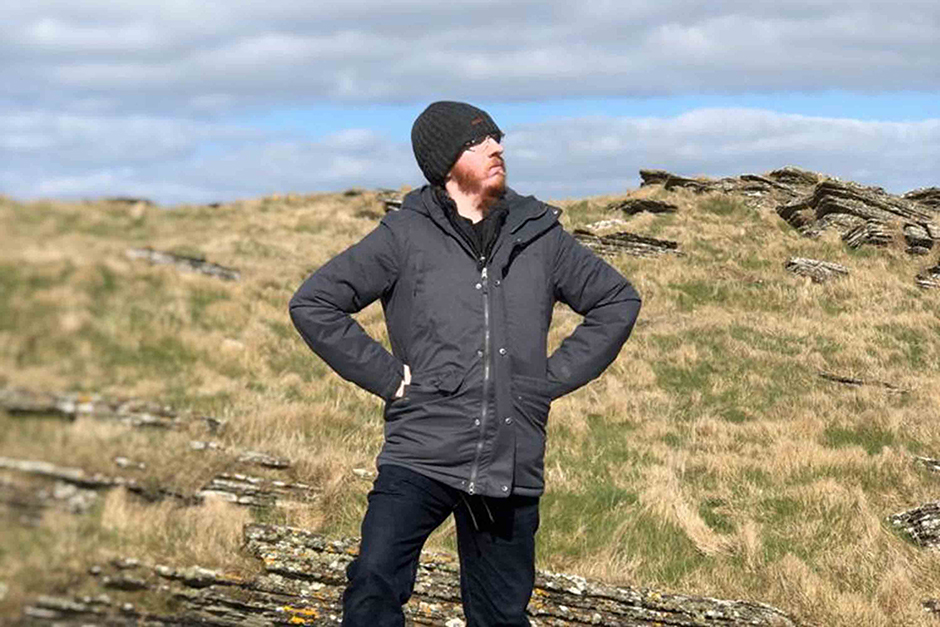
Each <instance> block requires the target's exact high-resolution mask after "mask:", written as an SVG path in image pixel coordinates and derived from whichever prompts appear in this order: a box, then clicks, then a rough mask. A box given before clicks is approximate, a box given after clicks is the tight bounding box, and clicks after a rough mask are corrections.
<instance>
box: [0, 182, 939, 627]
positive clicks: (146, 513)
mask: <svg viewBox="0 0 940 627" xmlns="http://www.w3.org/2000/svg"><path fill="white" fill-rule="evenodd" d="M633 195H634V196H641V197H656V198H660V199H663V200H668V201H670V202H673V203H676V204H678V205H679V207H680V210H679V212H678V213H676V214H669V215H652V214H639V215H636V216H633V217H629V218H625V219H627V220H628V225H627V226H626V227H625V228H626V229H628V230H630V231H632V232H635V233H639V234H643V235H650V236H654V237H658V238H664V239H671V240H675V241H678V242H679V246H680V249H681V250H682V251H683V252H685V253H686V255H685V256H684V257H673V256H664V257H661V258H657V259H637V258H631V257H620V258H617V259H615V260H613V263H614V265H615V266H616V267H617V268H618V269H620V270H621V271H622V272H623V273H624V274H625V275H626V276H627V277H629V278H630V279H631V281H632V282H633V283H634V285H635V286H636V287H637V289H638V290H639V292H640V293H641V294H642V296H643V298H644V307H643V311H642V313H641V319H640V323H639V324H638V326H637V329H636V331H635V333H634V337H633V338H631V340H630V341H629V342H628V343H627V344H626V346H625V347H624V349H623V351H622V353H621V355H620V358H619V359H618V360H617V361H616V362H615V363H614V365H613V366H612V367H611V368H610V369H608V371H607V372H605V373H604V375H602V376H601V377H600V379H598V380H597V381H595V382H592V383H591V384H589V385H588V386H586V387H585V388H584V389H582V390H580V391H578V392H577V393H575V394H572V395H570V396H568V397H565V398H563V399H560V400H559V401H557V402H556V403H555V404H554V405H553V410H552V415H551V419H550V422H549V426H548V434H549V443H548V454H547V458H546V475H547V479H548V492H547V493H546V495H545V497H544V499H543V502H542V525H541V529H540V532H539V549H538V551H539V563H540V566H542V567H546V568H550V569H553V570H566V571H573V572H576V573H580V574H584V575H589V576H592V577H599V578H602V579H606V580H608V581H611V582H614V583H618V582H620V583H628V584H633V585H644V586H659V587H665V588H667V589H670V590H674V591H681V592H688V593H697V594H707V595H712V596H724V597H742V598H748V599H753V600H760V601H765V602H768V603H772V604H774V605H777V606H779V607H781V608H783V609H785V610H787V611H789V612H791V613H793V614H796V615H798V616H800V617H803V618H805V619H807V620H810V621H812V622H814V623H816V624H825V625H844V626H846V627H848V626H853V627H854V625H856V624H865V625H893V624H901V623H903V624H911V625H918V624H928V622H929V619H928V618H927V617H926V616H925V615H924V614H923V612H922V610H921V608H920V606H919V603H920V601H921V600H922V599H923V598H928V597H931V596H936V591H935V587H934V586H933V582H935V581H936V580H937V578H938V576H940V563H938V562H937V561H936V560H935V559H933V558H934V557H935V556H932V555H931V554H930V553H927V552H923V551H921V550H918V549H917V548H916V547H914V546H913V545H911V544H910V543H909V542H908V541H907V540H905V539H904V538H903V537H900V536H899V535H898V534H897V533H896V532H895V531H894V530H892V529H890V528H889V527H888V526H887V525H886V524H885V523H884V522H883V521H884V518H885V516H887V515H889V514H891V513H895V512H897V511H901V510H903V509H907V508H909V507H912V506H915V505H918V504H920V503H922V502H925V501H928V500H932V499H934V498H936V486H937V477H936V476H934V475H932V474H930V473H928V472H926V471H925V470H923V469H921V468H918V467H917V466H915V465H914V464H913V463H912V462H911V454H912V453H917V454H924V455H937V454H940V426H938V423H937V421H936V420H935V419H934V418H935V417H936V414H937V407H938V402H940V393H938V392H937V391H936V385H935V377H936V374H935V373H936V372H937V371H938V366H940V341H938V332H940V323H938V322H937V318H936V312H937V311H938V310H940V294H938V293H937V292H930V291H921V290H918V289H917V288H915V287H914V286H913V282H912V281H913V275H914V274H915V273H916V272H917V271H918V270H919V269H920V268H921V266H923V265H924V263H923V261H921V260H918V259H914V258H911V257H908V256H907V255H905V254H904V253H903V252H900V251H899V250H895V249H887V250H877V251H874V250H871V249H866V248H864V247H863V248H862V249H860V250H858V251H851V250H848V249H846V248H845V247H844V245H843V244H842V242H841V241H840V239H839V237H838V235H837V234H834V233H824V234H823V235H822V236H821V237H820V238H818V239H815V240H810V239H805V238H802V237H800V236H799V235H798V234H797V233H796V232H795V231H793V229H791V228H790V227H789V226H788V225H786V224H785V223H784V222H783V221H782V220H781V219H780V218H779V217H778V216H777V215H776V214H775V213H773V212H772V211H767V210H764V211H758V210H755V209H752V208H749V207H748V206H747V205H745V204H744V203H743V202H741V201H740V200H738V199H731V198H727V197H723V196H721V195H707V196H704V197H700V196H696V195H694V194H692V193H691V192H687V191H684V190H678V191H676V192H674V193H665V192H663V191H662V190H657V189H654V188H643V189H640V190H637V191H636V192H634V193H633ZM612 199H613V197H597V198H589V199H585V200H581V201H572V202H559V203H557V204H559V205H560V206H562V208H564V209H565V213H564V215H563V222H564V223H565V224H566V226H567V227H568V228H574V227H576V226H584V225H586V224H589V223H591V222H595V221H597V220H600V219H604V218H610V217H623V216H621V215H617V216H612V215H611V214H609V213H608V212H606V211H605V209H604V207H605V206H606V205H607V203H608V202H609V201H610V200H612ZM381 212H382V208H381V205H380V203H379V202H378V200H377V199H376V196H375V194H374V193H371V192H363V193H362V194H360V195H358V196H355V197H344V196H341V195H336V194H321V195H312V196H289V197H286V198H274V197H269V198H263V199H257V200H252V201H244V202H238V203H231V204H228V205H224V206H221V207H217V208H210V207H181V208H178V209H175V210H171V211H165V210H160V209H156V208H147V209H146V210H144V211H142V212H141V211H140V210H139V209H138V210H131V209H129V208H127V207H121V206H118V205H114V204H108V203H87V204H61V203H53V202H48V203H33V204H28V205H25V204H19V203H15V202H13V201H11V200H9V199H0V233H2V234H3V235H0V239H2V245H0V379H2V380H3V381H5V382H6V383H7V384H11V385H22V386H26V387H32V388H38V389H50V390H87V391H100V392H103V393H106V394H109V395H114V396H142V397H146V398H152V399H157V400H161V401H163V402H166V403H168V404H172V405H174V406H176V407H178V408H181V409H188V410H191V411H194V412H197V413H207V414H212V415H218V416H221V417H223V418H226V419H228V421H229V422H228V426H227V428H226V430H225V432H224V433H223V434H221V435H218V436H211V435H210V434H207V433H206V431H205V428H204V427H203V426H200V425H198V424H196V423H194V424H193V425H192V426H190V427H188V428H187V429H185V430H183V431H181V432H176V433H154V432H146V431H139V430H133V429H129V428H127V427H124V426H122V425H118V424H109V423H106V422H100V421H94V420H90V419H80V420H78V421H76V422H75V423H72V424H68V423H64V422H61V421H38V420H23V419H13V418H10V417H4V416H0V421H2V422H3V428H0V454H4V455H9V456H17V457H28V458H36V459H38V458H42V459H47V460H49V461H54V462H58V463H61V464H62V465H74V466H82V467H84V468H86V469H87V470H90V471H99V472H103V473H105V474H120V473H124V474H132V473H134V472H138V473H139V474H140V475H141V477H142V478H143V477H144V476H147V477H149V479H146V481H151V482H153V483H154V484H155V485H156V484H159V485H162V486H166V487H172V488H175V489H179V490H181V491H192V490H195V489H198V488H199V487H201V486H202V485H204V483H205V482H206V481H208V480H209V479H210V478H211V477H212V476H214V475H215V474H217V473H219V472H225V471H233V470H238V469H239V467H238V466H237V465H236V463H235V461H234V458H233V455H232V454H230V453H225V452H218V451H208V452H203V453H193V452H192V451H190V450H189V449H188V441H189V440H190V439H213V438H215V439H220V440H221V441H222V443H223V444H225V445H227V446H229V447H231V448H232V449H242V450H244V449H251V450H261V451H265V452H268V453H271V454H275V455H279V456H284V457H288V458H290V459H292V460H294V462H295V463H294V466H293V467H292V468H291V469H290V470H289V471H266V470H261V469H259V470H256V469H251V472H252V474H261V475H265V476H269V477H278V478H282V479H287V480H299V481H304V482H306V483H311V484H314V485H316V486H317V487H318V488H319V490H320V491H321V496H320V498H319V499H318V500H317V501H316V502H314V503H312V504H310V505H309V507H304V508H296V509H290V510H285V511H280V512H248V511H247V510H241V509H232V508H231V507H229V506H227V505H224V504H209V505H207V506H205V507H203V508H198V509H193V510H184V509H178V508H176V507H174V506H173V505H172V504H170V503H164V504H160V505H156V506H154V505H144V504H141V503H138V502H137V501H136V500H135V499H134V498H133V497H129V496H127V495H125V494H123V493H121V492H113V493H112V494H111V495H109V496H108V497H107V499H106V500H105V501H104V502H103V503H102V505H101V506H100V507H99V509H98V510H97V512H95V513H93V515H91V516H87V517H84V518H76V517H72V516H67V515H50V516H47V517H46V519H45V520H44V522H43V524H42V526H41V527H40V528H39V529H35V530H29V529H22V528H17V527H11V528H9V529H8V530H6V531H3V532H0V571H5V572H10V573H13V574H12V575H11V576H10V578H13V579H14V580H15V581H16V582H17V583H16V584H15V586H14V588H13V589H11V596H10V598H9V599H8V600H7V601H5V602H4V603H5V604H4V605H3V606H2V608H0V611H3V612H5V613H6V615H10V612H12V611H14V610H13V608H14V602H15V600H22V598H23V597H24V595H26V594H29V593H35V592H40V591H46V590H48V585H49V583H50V582H49V581H48V580H44V579H43V577H40V576H31V575H28V574H26V573H29V572H31V569H34V568H36V569H38V566H39V565H42V564H45V563H53V562H54V563H57V564H61V566H62V569H63V570H62V572H65V570H67V569H68V568H69V567H76V568H77V567H81V566H82V565H84V564H86V563H88V562H89V561H90V560H94V559H100V556H101V555H104V554H112V553H116V552H127V553H135V552H136V553H137V557H140V558H143V559H148V558H149V559H154V560H156V559H161V560H166V561H168V562H173V563H179V564H185V563H201V564H203V565H208V566H217V567H220V568H231V569H236V570H238V569H243V568H250V565H246V563H245V562H244V561H243V560H244V558H243V557H240V554H239V552H238V550H237V545H238V543H239V541H240V539H239V533H240V527H241V524H242V523H243V522H245V521H246V520H248V519H249V518H254V519H264V520H272V521H275V522H282V523H288V524H296V525H300V526H304V527H306V528H309V529H313V530H318V531H322V532H326V533H331V534H338V535H354V534H356V533H358V525H359V522H360V519H361V515H362V512H363V510H364V507H365V494H366V492H367V491H368V489H369V486H370V483H369V482H368V481H367V480H363V479H360V478H358V477H356V476H355V475H354V474H353V473H352V469H353V468H372V465H373V462H374V457H375V455H376V453H377V452H378V449H379V446H380V444H381V437H382V424H381V406H380V402H379V401H378V400H377V399H375V398H374V397H372V396H371V395H369V394H368V393H366V392H363V391H361V390H358V389H355V388H354V387H353V386H351V385H349V384H347V383H345V382H342V381H341V380H340V379H339V378H338V377H337V376H336V375H334V374H332V373H331V372H330V370H329V369H328V368H327V367H326V366H325V365H324V364H323V363H322V362H320V361H319V360H318V359H317V358H315V357H314V356H313V355H312V354H310V352H309V351H308V349H307V348H306V347H305V345H304V344H303V343H302V341H301V340H300V338H299V337H298V336H297V334H296V332H295V331H294V329H293V327H292V326H291V324H290V321H289V319H288V316H287V301H288V299H289V298H290V295H291V294H292V293H293V291H294V289H296V287H297V286H298V285H299V284H300V282H301V281H302V280H303V278H304V277H305V276H306V275H307V274H308V273H309V272H310V271H311V270H313V269H315V268H317V267H319V266H320V265H321V264H322V263H324V262H325V261H327V260H328V259H329V258H330V257H331V256H332V255H334V254H336V253H337V252H339V251H341V250H343V249H344V248H345V247H346V246H348V245H349V244H351V243H352V242H354V241H355V240H357V239H358V238H360V237H362V236H363V235H364V234H365V233H367V232H368V231H369V230H370V229H372V228H374V226H375V223H376V220H375V218H374V217H371V216H375V215H379V214H381ZM138 246H152V247H154V248H157V249H161V250H174V251H177V252H181V251H184V252H185V254H190V255H192V256H204V257H205V258H206V259H208V260H209V261H211V262H214V263H219V264H222V265H225V266H231V267H236V268H238V269H239V270H240V271H241V272H242V277H243V278H242V280H241V281H239V282H237V283H223V282H219V281H217V280H215V279H212V278H209V277H204V276H202V275H198V274H183V273H179V272H177V271H176V270H175V269H173V268H169V267H163V266H149V265H147V264H145V263H140V262H137V261H132V260H129V259H127V258H126V257H125V256H124V250H125V249H126V248H130V247H138ZM792 256H804V257H812V258H820V259H826V260H829V261H835V262H838V263H842V264H844V265H846V266H848V267H849V268H850V270H851V275H850V276H849V277H846V278H843V279H839V280H835V281H831V282H829V283H825V284H822V285H817V284H813V283H812V282H810V281H809V280H808V279H805V278H803V277H798V276H795V275H792V274H790V273H787V272H785V271H784V270H783V264H784V262H785V261H786V260H787V259H788V258H789V257H792ZM357 319H358V320H359V321H360V323H361V324H362V325H363V326H364V327H365V328H366V330H367V331H368V332H370V333H372V334H373V335H374V336H375V337H377V338H379V339H380V340H381V341H383V342H386V343H387V338H386V337H385V332H384V327H383V323H382V311H381V308H380V307H379V306H378V305H377V304H376V305H372V306H370V307H368V308H366V309H365V310H364V311H362V312H361V313H360V314H358V315H357ZM578 322H579V317H578V316H577V315H575V314H574V313H572V312H570V311H568V310H567V309H565V308H564V307H558V308H556V311H555V315H554V321H553V330H552V333H551V336H550V338H549V343H550V346H552V347H554V346H557V345H558V343H559V342H560V341H561V339H562V338H563V337H564V336H565V335H567V334H568V333H570V332H571V330H572V329H574V327H575V326H576V325H577V324H578ZM821 371H826V372H833V373H838V374H845V375H849V376H856V377H859V378H863V379H865V380H869V381H883V382H889V383H891V384H893V385H895V386H897V387H899V388H902V389H904V390H906V393H905V394H897V393H893V392H891V391H889V390H887V389H885V388H882V387H878V386H866V387H860V388H853V387H848V386H842V385H839V384H836V383H833V382H830V381H826V380H824V379H821V378H820V377H819V376H818V373H819V372H821ZM117 455H123V456H126V457H129V458H131V459H134V460H139V461H142V462H144V463H145V464H146V465H147V470H146V471H145V472H140V471H132V470H122V471H120V472H119V471H118V470H117V469H116V468H115V466H114V463H113V458H114V457H115V456H117ZM430 546H431V548H435V547H437V548H439V547H453V528H452V526H451V525H445V526H444V528H442V529H441V530H440V531H439V532H437V533H436V534H434V536H432V540H431V543H430ZM56 572H59V571H58V570H57V571H56ZM56 576H58V575H56ZM62 577H65V575H62ZM2 578H3V576H0V579H2ZM7 583H10V582H9V581H7ZM11 599H14V600H11Z"/></svg>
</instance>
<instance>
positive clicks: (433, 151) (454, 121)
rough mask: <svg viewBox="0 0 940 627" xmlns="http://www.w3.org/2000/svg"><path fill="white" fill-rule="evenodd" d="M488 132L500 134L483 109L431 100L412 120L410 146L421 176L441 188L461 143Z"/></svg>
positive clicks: (460, 103) (463, 103)
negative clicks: (413, 120) (416, 117)
mask: <svg viewBox="0 0 940 627" xmlns="http://www.w3.org/2000/svg"><path fill="white" fill-rule="evenodd" d="M492 134H499V135H502V131H500V130H499V127H498V126H496V122H494V121H493V118H491V117H490V116H489V114H488V113H487V112H486V111H484V110H482V109H477V108H476V107H474V106H473V105H469V104H467V103H465V102H451V101H446V100H445V101H440V102H433V103H431V104H430V105H428V108H427V109H425V110H424V111H423V112H422V113H421V115H419V116H418V119H417V120H415V123H414V126H412V127H411V147H412V149H414V151H415V159H417V160H418V167H419V168H421V171H422V172H424V176H425V178H427V179H428V181H429V182H431V183H433V184H434V185H440V186H442V187H443V186H444V181H445V180H446V179H447V173H448V172H450V169H451V168H452V167H453V165H454V163H456V162H457V159H459V158H460V153H461V152H463V150H464V144H466V143H467V142H468V141H472V140H474V139H477V138H480V137H483V136H485V135H492Z"/></svg>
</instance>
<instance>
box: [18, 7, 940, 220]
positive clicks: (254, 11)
mask: <svg viewBox="0 0 940 627" xmlns="http://www.w3.org/2000/svg"><path fill="white" fill-rule="evenodd" d="M938 44H940V3H938V2H937V1H936V0H892V1H890V2H876V1H865V0H854V1H852V2H845V1H842V0H828V1H826V2H821V1H802V0H781V1H777V2H754V1H753V0H748V1H743V0H742V1H725V2H722V1H712V2H686V1H682V0H657V1H639V0H638V1H629V0H621V1H618V2H611V1H608V0H588V1H586V2H571V1H570V0H542V1H539V2H530V1H511V0H502V1H499V2H497V1H494V0H451V1H450V2H441V1H440V0H360V1H357V0H346V1H344V2H339V1H335V2H334V1H325V0H323V1H317V0H313V1H311V0H306V1H299V0H265V1H263V2H261V1H258V0H239V1H233V0H149V1H144V0H29V1H28V2H27V1H22V2H20V1H15V2H12V3H6V4H5V6H4V9H3V20H2V21H0V85H2V87H0V193H3V194H7V195H9V196H13V197H15V198H21V199H32V198H93V197H99V196H108V195H112V196H113V195H134V196H144V197H148V198H151V199H153V200H155V201H158V202H160V203H163V204H168V205H171V204H176V203H184V202H211V201H224V200H231V199H235V198H248V197H256V196H260V195H264V194H270V193H287V192H299V193H308V192H316V191H338V190H343V189H346V188H349V187H365V188H377V187H390V188H398V187H400V186H402V185H415V186H416V185H420V184H421V183H423V179H422V176H421V173H420V171H419V170H418V168H417V166H416V165H415V162H414V157H413V155H412V153H411V146H410V141H409V133H410V129H411V124H412V122H413V121H414V118H415V117H416V116H417V115H418V113H420V112H421V110H422V109H423V108H424V107H425V106H426V105H427V104H428V103H430V102H432V101H434V100H466V101H469V102H472V103H474V104H476V105H478V106H481V107H483V108H484V109H486V110H487V111H488V112H489V113H490V114H491V115H492V116H493V118H494V119H495V120H496V122H497V123H498V124H499V125H500V127H501V128H502V129H503V130H504V131H505V132H506V134H507V137H506V140H505V149H506V157H507V165H508V170H509V179H510V185H511V186H512V187H514V188H515V189H516V190H518V191H520V192H523V193H526V194H528V193H534V194H536V195H538V196H540V197H542V198H545V199H561V198H569V197H580V196H585V195H593V194H605V193H617V192H621V191H624V190H625V189H628V188H633V187H636V186H637V185H638V183H639V178H638V175H637V171H638V170H639V169H640V168H663V169H668V170H670V171H673V172H677V173H680V174H684V175H699V174H704V175H710V176H724V175H737V174H741V173H745V172H765V171H767V170H771V169H774V168H777V167H781V166H783V165H797V166H800V167H804V168H808V169H812V170H817V171H822V172H826V173H828V174H832V175H835V176H839V177H841V178H844V179H850V180H856V181H859V182H863V183H866V184H873V185H880V186H883V187H884V188H886V189H887V190H888V191H893V192H904V191H907V190H909V189H912V188H915V187H922V186H931V185H940V53H938Z"/></svg>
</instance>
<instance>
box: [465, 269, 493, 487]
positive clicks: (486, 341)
mask: <svg viewBox="0 0 940 627" xmlns="http://www.w3.org/2000/svg"><path fill="white" fill-rule="evenodd" d="M481 261H482V259H481ZM480 285H481V286H482V288H481V291H482V292H483V405H482V407H481V409H480V432H479V439H478V440H477V452H476V456H475V457H474V458H473V466H472V467H471V468H470V485H469V486H468V488H467V491H468V492H469V493H470V494H473V493H474V492H475V491H476V480H477V473H478V472H479V470H480V455H481V453H482V452H483V439H484V438H483V435H484V433H486V413H487V412H486V407H487V404H488V396H489V394H488V393H489V387H490V298H489V289H488V286H487V278H486V266H483V269H482V270H480Z"/></svg>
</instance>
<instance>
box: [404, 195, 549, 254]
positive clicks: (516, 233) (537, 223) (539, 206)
mask: <svg viewBox="0 0 940 627" xmlns="http://www.w3.org/2000/svg"><path fill="white" fill-rule="evenodd" d="M439 193H440V192H439V191H438V190H435V189H434V188H433V187H432V186H430V185H425V186H423V187H421V188H419V189H416V190H413V191H411V192H409V193H408V194H407V195H406V196H405V198H404V199H403V201H402V207H401V210H402V211H415V212H417V213H420V214H422V215H425V216H427V217H428V218H430V219H431V220H433V221H434V223H435V224H437V225H438V226H439V227H440V228H441V229H442V230H444V231H445V232H447V233H448V234H449V235H451V236H452V237H454V238H456V239H457V240H459V241H461V242H462V241H463V238H462V237H460V235H459V234H458V233H457V231H456V230H455V229H454V226H453V224H451V221H450V220H449V219H448V218H447V215H446V214H445V213H444V212H445V211H447V208H446V207H444V206H443V205H442V204H441V200H440V198H439V197H438V194H439ZM501 202H504V203H506V205H507V206H508V208H509V214H508V215H507V216H506V223H505V224H503V228H502V230H501V232H500V236H499V239H500V241H502V240H504V239H508V238H509V237H510V236H511V237H512V238H513V239H515V240H516V241H518V242H524V241H528V240H529V239H531V238H533V237H535V236H537V235H539V234H541V233H542V232H544V231H545V230H546V229H547V228H549V227H551V226H552V225H553V224H554V223H555V222H557V221H558V216H559V215H561V210H560V209H557V208H555V207H550V206H549V205H546V204H545V203H543V202H541V201H540V200H538V199H537V198H535V196H520V195H519V194H517V193H516V192H515V191H514V190H513V189H511V188H506V195H505V196H504V197H503V199H502V201H501ZM497 246H498V244H497ZM494 250H495V249H494Z"/></svg>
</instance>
